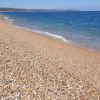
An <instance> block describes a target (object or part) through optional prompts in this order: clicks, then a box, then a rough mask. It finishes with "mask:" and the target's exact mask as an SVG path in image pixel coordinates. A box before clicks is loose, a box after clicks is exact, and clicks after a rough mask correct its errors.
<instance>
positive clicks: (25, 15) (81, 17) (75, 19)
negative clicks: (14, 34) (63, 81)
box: [1, 11, 100, 50]
mask: <svg viewBox="0 0 100 100" xmlns="http://www.w3.org/2000/svg"><path fill="white" fill-rule="evenodd" d="M1 14H2V15H4V16H6V17H5V18H6V19H9V21H11V22H12V23H13V24H15V25H17V26H20V27H24V28H28V29H31V30H32V31H39V32H41V34H47V35H51V36H55V37H58V38H61V39H63V40H65V39H66V41H68V42H69V43H73V44H76V45H79V46H82V47H86V48H90V49H94V50H100V12H99V11H93V12H92V11H91V12H89V11H87V12H85V11H82V12H81V11H77V12H76V11H75V12H3V13H1ZM53 34H54V35H53Z"/></svg>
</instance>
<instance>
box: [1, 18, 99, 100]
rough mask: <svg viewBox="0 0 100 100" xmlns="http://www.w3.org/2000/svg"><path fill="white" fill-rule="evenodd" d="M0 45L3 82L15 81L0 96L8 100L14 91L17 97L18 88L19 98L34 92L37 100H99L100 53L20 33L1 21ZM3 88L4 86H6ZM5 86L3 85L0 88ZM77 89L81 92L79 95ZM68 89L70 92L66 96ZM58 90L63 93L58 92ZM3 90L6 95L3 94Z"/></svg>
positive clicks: (32, 34) (37, 35) (31, 33)
mask: <svg viewBox="0 0 100 100" xmlns="http://www.w3.org/2000/svg"><path fill="white" fill-rule="evenodd" d="M0 45H1V48H0V55H1V56H0V63H1V64H0V66H1V67H0V70H1V73H0V74H1V75H0V76H2V78H1V81H2V82H3V80H4V78H3V76H4V77H5V80H6V81H11V80H12V82H11V83H9V82H8V84H6V85H9V87H10V89H9V91H8V90H6V89H4V87H2V88H3V89H1V88H0V91H1V93H0V94H3V93H4V94H5V95H7V97H9V96H8V94H9V95H11V92H12V91H13V95H14V96H15V95H16V93H15V92H16V90H17V88H20V89H19V94H20V95H24V96H26V97H28V95H29V94H31V93H30V91H31V89H32V90H34V91H35V93H34V95H36V96H34V97H35V98H36V99H37V98H39V97H38V95H40V97H41V98H42V99H43V97H45V98H47V97H50V98H51V99H53V98H55V97H56V96H58V97H59V98H64V97H65V96H67V97H68V98H73V95H74V96H75V98H76V99H78V98H83V99H85V98H87V99H88V98H90V97H91V96H93V98H94V100H97V98H99V92H98V91H99V87H100V84H99V83H100V77H99V76H100V67H99V66H100V52H96V51H91V50H88V49H83V48H80V47H77V46H74V45H71V44H66V43H64V42H62V41H61V40H58V39H53V38H50V37H47V36H44V35H41V34H36V33H34V32H31V31H27V30H24V29H18V28H16V27H15V26H13V25H12V24H9V23H8V22H7V21H5V20H4V19H3V18H1V17H0ZM8 66H9V68H8ZM3 67H4V69H3ZM22 81H23V82H22ZM24 82H26V84H24ZM27 82H28V83H27ZM2 84H3V86H5V85H4V84H5V83H2ZM2 84H1V83H0V85H2ZM19 84H22V85H19ZM23 84H24V86H25V87H24V89H23ZM29 84H30V86H29ZM69 84H70V85H69ZM18 85H19V87H18ZM27 86H28V87H29V88H28V89H27ZM66 86H67V87H66ZM88 86H89V87H88ZM62 87H63V89H62ZM70 87H71V90H70V89H69V88H70ZM77 87H78V89H80V91H81V92H76V91H77ZM80 87H82V88H80ZM13 88H14V90H13ZM66 88H67V90H68V91H66V95H65V94H64V91H65V90H66ZM94 88H95V89H94ZM57 89H60V90H59V91H57ZM3 90H4V91H5V92H2V91H3ZM47 90H50V91H51V92H50V91H47ZM83 90H84V91H83ZM14 91H15V92H14ZM25 91H26V92H27V93H26V92H25ZM40 91H42V93H41V92H40ZM55 91H56V93H55ZM69 91H70V93H69ZM82 91H83V92H82ZM25 93H26V94H25ZM27 94H28V95H27ZM31 95H32V94H31ZM43 95H45V96H43ZM79 95H80V96H79ZM23 98H25V97H23ZM30 98H31V96H30ZM83 99H82V100H83ZM29 100H30V99H29ZM61 100H64V99H61Z"/></svg>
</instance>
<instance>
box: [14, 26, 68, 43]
mask: <svg viewBox="0 0 100 100" xmlns="http://www.w3.org/2000/svg"><path fill="white" fill-rule="evenodd" d="M15 27H16V28H20V29H25V30H28V31H31V32H35V33H37V34H42V35H46V36H50V37H52V38H55V39H59V40H62V41H63V42H66V43H68V42H69V41H68V40H67V39H66V38H64V37H63V36H61V35H56V34H53V33H50V32H45V31H39V30H33V29H30V28H26V27H21V26H18V25H15Z"/></svg>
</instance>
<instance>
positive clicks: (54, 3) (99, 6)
mask: <svg viewBox="0 0 100 100" xmlns="http://www.w3.org/2000/svg"><path fill="white" fill-rule="evenodd" d="M0 7H13V8H29V9H30V8H31V9H76V10H100V0H0Z"/></svg>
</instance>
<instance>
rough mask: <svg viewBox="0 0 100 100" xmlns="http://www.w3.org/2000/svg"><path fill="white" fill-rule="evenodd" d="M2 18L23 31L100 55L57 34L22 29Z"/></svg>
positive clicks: (95, 50)
mask: <svg viewBox="0 0 100 100" xmlns="http://www.w3.org/2000/svg"><path fill="white" fill-rule="evenodd" d="M2 17H3V19H4V20H5V21H7V22H8V23H9V24H11V25H13V26H14V27H15V28H18V29H22V30H26V31H29V32H31V33H33V34H34V33H35V34H39V35H41V36H45V37H48V38H52V39H55V40H58V41H61V42H63V43H65V44H67V45H71V46H74V47H77V48H80V49H84V50H88V51H93V52H97V53H100V50H97V49H93V48H88V47H84V46H81V45H79V44H76V43H74V42H71V41H70V40H68V39H66V38H64V37H63V36H61V35H56V34H52V33H49V32H44V31H38V30H31V29H29V28H26V27H21V26H18V25H15V24H13V23H12V20H13V19H8V17H6V16H2ZM10 20H11V21H10Z"/></svg>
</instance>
